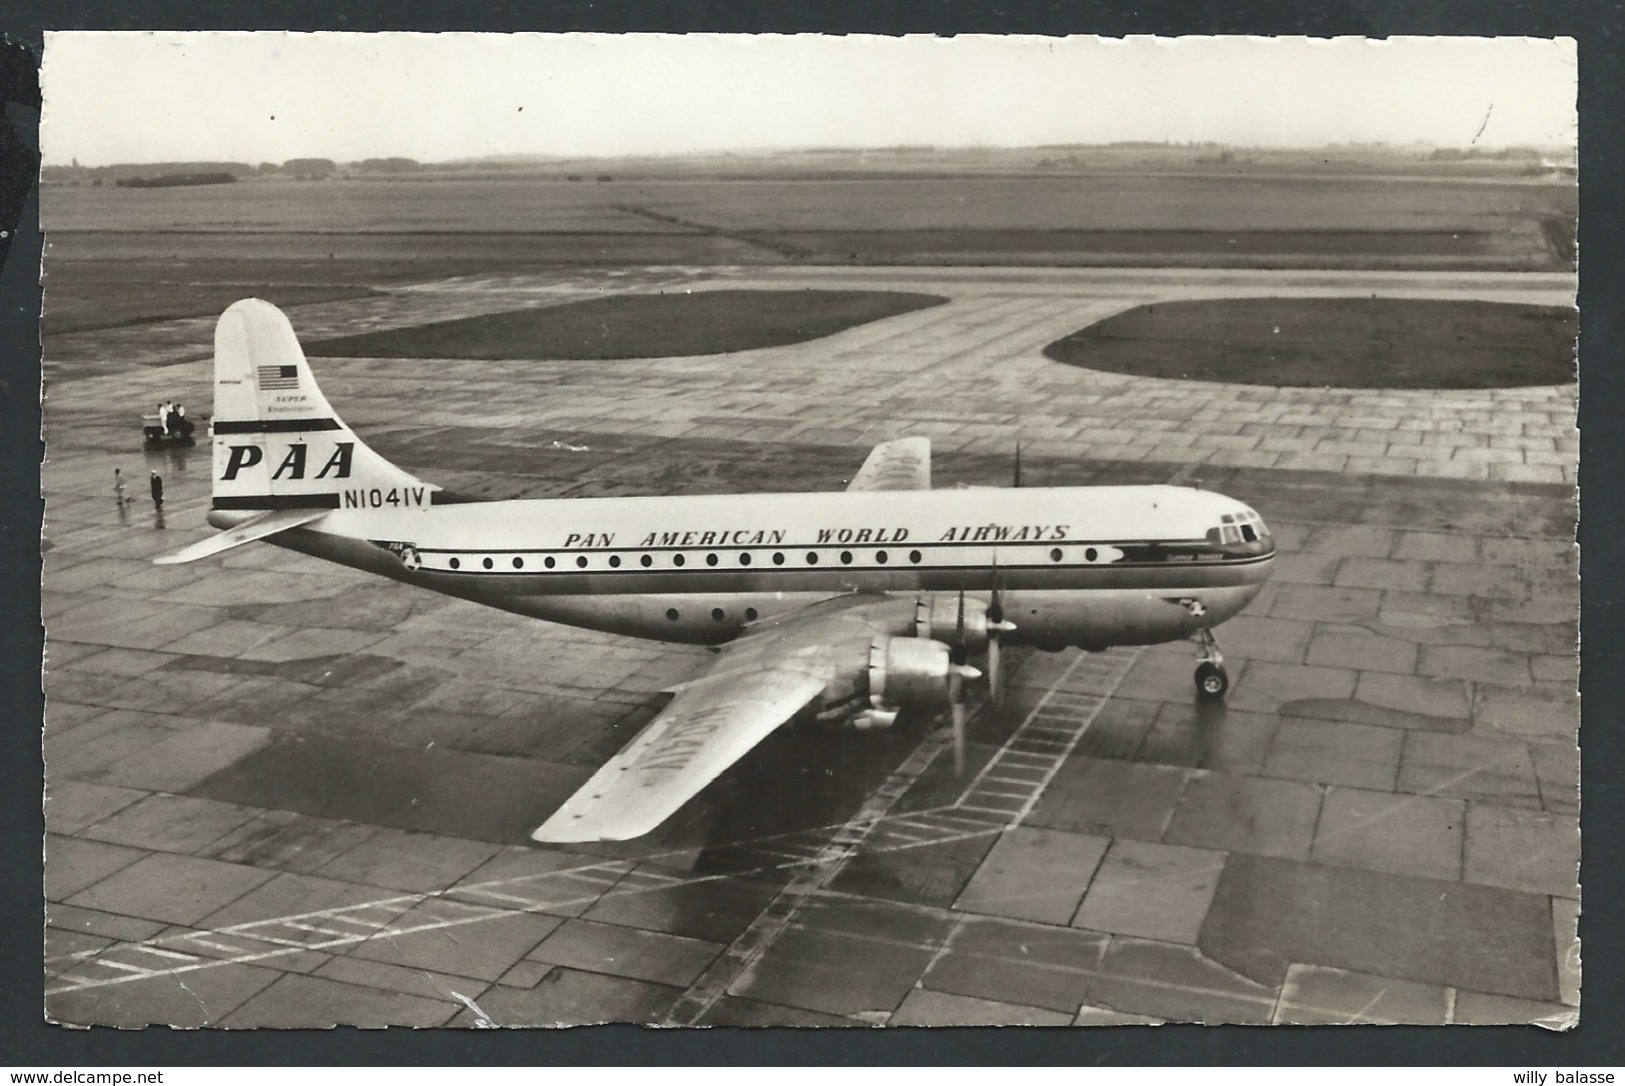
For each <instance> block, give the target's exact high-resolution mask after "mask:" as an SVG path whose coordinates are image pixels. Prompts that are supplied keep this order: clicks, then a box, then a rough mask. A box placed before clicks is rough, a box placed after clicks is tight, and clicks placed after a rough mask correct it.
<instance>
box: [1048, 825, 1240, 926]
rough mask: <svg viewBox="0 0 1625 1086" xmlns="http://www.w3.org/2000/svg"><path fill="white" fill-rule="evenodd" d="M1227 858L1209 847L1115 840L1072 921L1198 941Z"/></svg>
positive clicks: (1075, 924)
mask: <svg viewBox="0 0 1625 1086" xmlns="http://www.w3.org/2000/svg"><path fill="white" fill-rule="evenodd" d="M1224 860H1225V854H1224V853H1222V852H1211V851H1208V850H1207V849H1198V848H1183V847H1180V846H1178V845H1155V844H1149V843H1147V842H1143V841H1129V840H1117V841H1113V842H1112V846H1111V850H1110V851H1109V852H1107V853H1106V858H1105V860H1104V862H1103V863H1102V864H1101V866H1100V870H1099V872H1098V873H1097V874H1096V875H1095V878H1094V881H1093V882H1092V883H1090V886H1089V892H1088V894H1087V895H1086V896H1085V897H1084V899H1083V904H1082V905H1081V906H1079V908H1078V911H1077V913H1076V915H1074V916H1073V917H1072V926H1073V927H1075V928H1089V929H1091V930H1094V931H1106V932H1111V933H1113V934H1114V935H1137V936H1140V937H1141V938H1145V939H1156V940H1159V941H1161V942H1165V943H1187V944H1191V945H1194V944H1195V943H1196V937H1197V934H1198V933H1199V932H1200V931H1201V929H1202V920H1203V918H1205V917H1206V916H1207V910H1208V906H1209V904H1211V903H1212V901H1213V891H1214V890H1215V889H1216V888H1217V886H1218V883H1219V872H1220V871H1222V870H1223V869H1224Z"/></svg>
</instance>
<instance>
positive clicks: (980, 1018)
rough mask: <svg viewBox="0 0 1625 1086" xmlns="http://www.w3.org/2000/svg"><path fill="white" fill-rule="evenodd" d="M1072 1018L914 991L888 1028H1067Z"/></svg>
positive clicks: (893, 1016)
mask: <svg viewBox="0 0 1625 1086" xmlns="http://www.w3.org/2000/svg"><path fill="white" fill-rule="evenodd" d="M1072 1018H1073V1016H1072V1015H1068V1014H1061V1013H1060V1012H1058V1011H1046V1010H1043V1009H1041V1008H1039V1007H1022V1006H1017V1005H1016V1004H1013V1003H995V1002H994V1001H992V1000H989V999H973V998H971V997H970V996H961V995H951V994H949V993H947V992H933V991H931V990H930V989H927V988H916V989H914V991H912V992H910V993H909V994H908V996H907V998H905V999H904V1000H903V1005H902V1006H901V1007H899V1008H897V1013H895V1014H893V1015H892V1016H891V1018H890V1020H888V1021H887V1023H886V1024H887V1025H888V1026H1067V1025H1071V1024H1072Z"/></svg>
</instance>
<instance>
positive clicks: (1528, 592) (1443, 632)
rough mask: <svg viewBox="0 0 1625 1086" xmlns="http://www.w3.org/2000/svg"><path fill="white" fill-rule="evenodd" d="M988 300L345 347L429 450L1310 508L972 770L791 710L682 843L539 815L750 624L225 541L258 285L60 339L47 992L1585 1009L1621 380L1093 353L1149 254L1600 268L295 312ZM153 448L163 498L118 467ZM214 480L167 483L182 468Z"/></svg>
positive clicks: (886, 1017) (500, 486)
mask: <svg viewBox="0 0 1625 1086" xmlns="http://www.w3.org/2000/svg"><path fill="white" fill-rule="evenodd" d="M809 286H810V287H830V288H850V287H857V288H867V289H884V288H895V289H901V290H923V291H928V292H932V293H937V294H942V295H945V296H947V297H949V298H950V299H951V301H950V304H948V305H945V306H940V307H937V308H935V309H930V310H925V311H921V312H917V313H912V314H907V315H905V316H901V317H897V318H893V319H890V320H886V321H882V322H878V323H875V324H871V325H866V326H862V327H859V328H855V329H851V330H849V331H847V332H844V333H841V334H839V335H836V336H832V337H828V338H825V339H822V340H817V341H814V342H810V343H805V344H800V345H796V346H791V347H781V348H774V349H771V350H760V351H749V352H741V353H738V354H733V355H726V356H711V357H699V358H682V359H651V360H629V361H619V362H610V363H590V364H589V363H567V362H536V361H521V360H516V361H512V362H497V363H487V362H480V363H467V362H442V361H402V360H389V359H364V360H363V359H317V360H316V361H315V368H316V372H317V374H318V377H319V378H320V380H321V382H322V385H323V388H324V391H326V392H327V393H328V395H329V397H330V398H331V399H332V400H333V402H334V404H335V406H336V407H337V408H338V410H339V411H340V412H341V413H342V414H343V415H344V416H345V418H346V420H347V421H348V422H349V423H350V424H351V425H352V426H353V427H355V428H356V430H357V431H358V432H359V433H361V434H362V435H363V436H365V437H366V438H367V440H368V441H369V443H371V444H373V445H374V446H375V447H376V448H377V449H378V450H379V451H380V452H381V453H383V454H384V455H386V456H388V457H391V458H392V459H395V460H396V461H398V462H399V463H401V464H402V466H404V467H407V468H408V469H410V470H412V471H414V472H416V473H418V474H420V475H423V476H424V477H426V478H430V479H432V480H434V481H436V482H439V483H442V484H444V485H446V486H448V487H451V488H453V489H456V490H459V491H464V492H470V493H474V494H480V495H485V496H490V497H522V496H557V495H594V494H619V493H701V492H705V493H722V492H735V491H738V492H748V491H750V490H762V489H776V490H813V489H834V488H838V487H840V486H842V485H844V482H845V479H846V478H847V477H848V476H849V475H850V473H851V472H852V471H855V470H856V468H857V466H858V465H859V464H860V463H861V462H862V460H863V457H864V456H865V455H866V453H867V450H868V447H869V446H870V445H871V444H872V443H874V442H876V441H880V440H883V439H886V438H891V437H899V436H905V435H908V434H924V435H927V436H929V437H931V439H932V441H933V447H934V453H935V458H936V465H935V467H936V481H937V484H938V485H939V486H951V485H954V484H955V483H957V482H970V483H1001V482H1004V481H1006V480H1007V479H1008V475H1009V468H1010V457H1011V454H1012V452H1013V449H1014V445H1015V440H1016V438H1017V437H1018V436H1019V437H1020V440H1021V443H1022V459H1023V473H1024V476H1025V478H1026V481H1028V482H1029V483H1032V484H1043V483H1054V484H1081V483H1088V482H1100V483H1109V482H1129V481H1169V480H1177V481H1182V482H1191V481H1194V480H1196V479H1200V480H1202V482H1203V485H1208V486H1211V487H1213V488H1214V489H1220V490H1223V491H1224V492H1226V493H1229V494H1231V495H1232V496H1235V497H1238V498H1241V499H1243V500H1246V501H1248V502H1249V503H1250V504H1252V505H1254V506H1255V507H1256V508H1258V509H1259V511H1260V512H1261V513H1262V514H1263V515H1264V517H1265V519H1266V520H1267V521H1268V522H1269V524H1270V525H1271V527H1272V528H1273V529H1274V530H1275V532H1276V533H1277V539H1278V543H1279V544H1280V546H1281V551H1282V555H1281V558H1280V559H1279V560H1278V562H1277V569H1276V573H1275V576H1274V579H1273V581H1272V583H1271V584H1270V586H1268V587H1267V588H1266V590H1265V592H1264V594H1263V595H1262V596H1261V597H1260V598H1259V599H1258V600H1257V601H1255V603H1254V604H1253V605H1252V606H1251V607H1250V608H1249V609H1248V611H1247V612H1245V613H1244V614H1243V615H1242V616H1241V617H1240V618H1238V619H1236V620H1233V621H1232V622H1230V623H1228V624H1226V625H1225V626H1223V627H1221V628H1220V630H1219V631H1218V632H1219V638H1220V642H1221V644H1222V645H1223V647H1224V650H1225V653H1226V656H1227V658H1228V661H1229V667H1230V672H1231V676H1232V680H1233V686H1232V690H1231V693H1230V697H1229V700H1228V702H1227V703H1226V704H1225V705H1223V706H1216V707H1207V706H1202V707H1199V706H1197V705H1196V703H1195V702H1194V698H1193V695H1192V689H1191V669H1192V666H1193V660H1192V655H1191V650H1190V647H1189V646H1185V645H1171V646H1159V647H1155V648H1149V649H1144V650H1121V649H1119V650H1113V651H1111V652H1109V653H1105V654H1101V655H1089V654H1084V653H1077V652H1068V653H1061V654H1056V655H1047V654H1042V653H1031V654H1012V656H1013V657H1014V658H1013V659H1012V660H1011V664H1012V677H1011V696H1010V697H1009V698H1008V699H1007V701H1006V703H1005V705H1004V706H1003V707H1002V708H1001V709H1000V710H998V711H994V710H993V709H992V708H991V707H983V708H982V710H981V711H980V712H979V713H978V714H977V717H976V718H975V720H974V722H973V726H972V731H971V738H972V741H973V742H972V749H971V758H970V759H969V763H970V764H969V766H968V769H967V772H966V774H965V776H964V777H962V778H956V777H955V776H954V774H953V773H952V768H951V765H950V764H949V762H950V759H949V758H948V757H947V756H946V752H945V750H944V745H945V736H944V734H943V729H942V728H941V727H940V722H936V721H931V720H925V719H915V720H908V719H906V718H905V719H904V720H903V721H900V722H899V725H898V726H897V727H896V728H895V729H893V730H892V731H891V732H889V733H884V734H864V735H858V734H849V733H837V734H829V733H819V732H786V733H781V734H779V735H776V736H774V737H772V738H771V739H770V740H768V741H767V742H766V743H764V744H763V745H762V747H760V748H759V749H758V750H757V751H755V752H753V754H752V755H750V756H749V757H748V758H746V759H745V760H744V761H743V762H741V763H740V764H739V765H738V766H736V767H735V768H734V769H733V770H732V771H730V772H729V773H728V774H727V775H725V776H724V777H723V778H722V779H721V780H719V781H718V782H717V783H716V784H715V785H713V786H712V787H711V788H710V789H708V790H707V791H706V792H705V793H704V794H703V795H702V796H701V797H699V798H698V799H696V800H695V801H694V802H693V803H691V804H689V805H688V806H687V807H685V808H684V809H683V811H681V812H680V813H679V814H678V815H677V816H676V817H675V818H674V819H673V820H672V821H671V822H669V823H668V824H667V825H666V826H664V827H662V828H661V830H660V831H658V832H657V833H656V834H654V835H652V836H651V837H650V838H647V839H644V840H641V841H638V842H631V843H627V844H623V845H613V846H611V845H590V846H580V847H571V848H539V847H535V846H532V845H530V844H529V843H528V841H527V835H528V833H529V831H530V829H532V828H533V827H534V826H535V825H537V824H538V823H539V822H541V821H542V820H543V819H544V818H545V817H546V816H547V815H548V814H549V813H551V811H552V810H553V809H554V807H556V806H557V804H558V803H560V802H562V800H563V799H564V798H565V797H566V796H567V795H568V794H569V793H570V792H572V791H573V790H574V788H575V787H576V786H578V785H579V784H580V783H581V782H582V781H584V780H585V779H586V778H587V777H588V776H589V775H590V774H591V773H592V771H593V770H594V769H595V768H596V767H597V766H598V765H599V764H601V763H602V762H603V760H604V759H606V758H607V757H608V756H609V755H610V754H612V753H613V752H614V751H615V750H617V749H619V747H620V746H621V744H622V743H624V742H625V741H626V739H627V738H629V737H630V736H631V735H632V734H634V733H635V732H636V730H637V729H638V728H639V727H641V725H642V724H643V722H644V721H646V720H647V719H648V718H649V716H650V715H651V714H652V713H653V712H655V711H657V710H658V707H659V705H660V704H661V695H660V691H661V690H662V689H664V688H665V687H667V686H669V685H670V684H672V683H674V682H679V681H681V680H683V679H684V678H687V677H690V676H692V675H693V674H695V673H696V672H697V671H698V670H699V669H701V668H703V667H704V665H705V663H706V660H707V659H708V657H707V655H706V654H705V653H704V652H703V651H702V650H697V649H692V648H684V647H673V646H665V645H660V644H656V643H648V642H637V641H630V640H626V639H621V638H614V637H609V636H606V635H598V634H593V633H588V632H584V631H577V630H571V629H567V628H563V627H557V626H550V625H547V624H544V623H539V622H534V621H528V620H524V619H520V618H517V617H514V616H509V615H504V614H501V613H498V612H494V611H488V610H485V609H482V608H479V607H477V606H475V605H472V604H468V603H465V602H461V601H455V600H448V599H443V598H440V597H436V596H431V595H428V594H424V593H419V592H416V591H414V590H412V589H408V588H405V587H403V586H400V585H397V584H394V583H388V582H382V581H374V580H370V579H367V578H365V577H364V576H362V575H361V574H358V573H354V572H352V571H348V570H344V569H340V568H336V567H329V566H325V565H322V564H321V563H318V562H316V561H314V560H312V559H308V558H305V557H303V556H300V555H294V554H289V553H286V552H283V551H280V550H277V549H275V548H273V547H269V546H255V547H249V548H244V549H241V550H238V551H235V552H232V553H230V554H228V555H226V556H223V557H221V558H217V559H213V560H210V561H206V562H201V563H195V564H192V565H188V566H180V567H155V566H152V565H151V564H150V561H149V559H150V558H151V557H153V556H155V555H158V554H161V553H164V552H167V551H171V550H175V549H178V548H179V547H181V546H183V545H185V544H186V543H189V542H191V541H193V540H196V539H200V538H203V537H204V536H205V535H206V534H207V533H208V531H209V530H208V529H207V528H206V527H205V526H204V525H203V513H204V511H205V510H206V508H207V504H208V491H209V453H208V449H207V447H206V445H201V444H200V445H199V446H198V447H197V448H194V449H178V450H172V451H164V452H149V453H143V452H142V451H141V449H140V432H139V425H138V424H139V415H140V414H141V413H142V411H143V410H146V411H151V409H152V407H151V405H153V404H156V403H157V402H158V401H159V400H162V399H167V398H178V399H180V400H181V401H183V402H185V403H186V404H187V405H188V408H189V411H190V412H191V413H193V414H194V415H196V414H200V413H206V411H207V409H208V408H207V405H208V403H209V400H210V391H209V387H210V386H209V380H210V371H209V366H208V362H207V359H208V355H209V351H210V344H211V325H212V322H211V321H195V320H194V321H174V322H166V323H163V324H156V325H147V326H139V327H132V328H124V329H118V330H114V331H111V332H107V333H79V334H75V335H72V336H62V337H57V338H56V340H55V341H53V342H52V343H51V344H48V350H47V377H48V381H49V384H48V390H47V403H46V425H47V441H48V461H47V463H46V465H45V468H44V473H43V479H44V488H45V491H46V496H47V508H46V540H47V542H46V546H47V548H48V549H47V550H46V554H45V587H44V606H45V614H46V625H47V632H48V667H47V679H46V683H47V695H48V699H49V700H48V705H47V713H46V727H45V747H46V758H47V767H48V769H47V771H48V784H49V789H48V801H47V808H46V810H47V814H46V817H47V830H48V838H47V864H46V877H45V891H46V896H47V899H48V902H49V905H48V922H49V929H48V938H47V947H46V960H45V970H46V974H47V981H46V990H47V997H46V1008H45V1010H46V1013H47V1014H48V1016H49V1017H51V1018H52V1019H54V1020H57V1021H62V1022H68V1023H74V1024H106V1025H121V1026H135V1025H144V1024H148V1023H170V1024H177V1025H193V1026H195V1025H216V1026H230V1027H251V1026H321V1025H330V1024H333V1023H353V1024H362V1025H386V1024H399V1025H446V1024H451V1025H475V1024H499V1025H533V1024H555V1023H581V1022H601V1021H635V1022H656V1023H666V1024H685V1025H686V1024H714V1025H722V1024H736V1025H814V1024H828V1025H847V1026H854V1025H881V1024H896V1025H903V1024H909V1025H921V1024H939V1025H948V1024H954V1025H957V1024H985V1023H1029V1024H1035V1025H1063V1024H1079V1025H1088V1024H1105V1023H1121V1022H1145V1021H1164V1020H1166V1021H1205V1022H1260V1023H1262V1022H1415V1023H1442V1022H1460V1023H1484V1022H1531V1021H1538V1022H1541V1023H1544V1024H1548V1025H1564V1024H1569V1023H1571V1022H1573V1021H1574V1019H1575V1015H1576V1013H1577V1010H1576V1009H1577V1006H1578V1000H1579V975H1578V948H1577V944H1576V942H1575V926H1576V916H1577V911H1578V904H1577V902H1578V890H1577V883H1576V868H1575V864H1576V862H1577V859H1578V830H1577V822H1576V818H1577V801H1578V793H1577V789H1578V758H1577V752H1576V748H1575V739H1576V735H1577V730H1578V706H1577V701H1576V697H1575V681H1576V674H1575V672H1576V664H1575V640H1576V635H1577V608H1578V585H1577V581H1576V561H1575V553H1574V550H1573V546H1572V538H1573V517H1574V502H1573V491H1572V483H1573V479H1574V462H1575V457H1576V442H1575V432H1574V430H1573V422H1574V409H1575V388H1574V386H1573V385H1568V386H1560V387H1551V388H1527V389H1510V390H1483V391H1467V392H1462V391H1451V392H1425V391H1423V392H1395V391H1383V390H1321V389H1274V388H1264V387H1257V386H1240V385H1222V384H1212V383H1206V382H1201V381H1165V380H1150V379H1139V378H1131V377H1125V376H1120V375H1114V374H1104V373H1095V372H1090V371H1087V370H1082V369H1078V368H1075V367H1070V366H1063V365H1060V364H1057V363H1052V362H1050V361H1048V360H1046V359H1044V358H1043V357H1042V355H1041V354H1040V353H1039V351H1040V349H1041V348H1042V347H1043V346H1044V345H1045V344H1046V343H1049V342H1051V341H1052V340H1054V339H1058V338H1060V337H1061V336H1062V335H1065V334H1067V333H1069V332H1071V331H1075V330H1076V329H1077V328H1079V327H1081V326H1083V325H1085V324H1087V323H1089V322H1091V321H1093V320H1098V319H1101V318H1103V317H1106V316H1108V315H1110V314H1112V313H1115V312H1119V311H1121V310H1123V309H1126V308H1129V307H1132V306H1134V305H1138V304H1142V303H1144V302H1153V301H1158V300H1172V299H1182V298H1193V297H1234V296H1255V295H1260V294H1263V295H1291V294H1314V295H1340V294H1346V295H1364V296H1369V295H1370V294H1372V293H1376V294H1382V295H1397V296H1406V297H1414V296H1428V297H1459V298H1484V299H1494V300H1506V301H1524V302H1534V303H1543V304H1567V302H1568V301H1569V300H1571V299H1572V294H1573V289H1574V284H1573V280H1572V279H1571V278H1569V277H1564V276H1549V275H1470V274H1460V273H1441V274H1439V275H1426V274H1357V273H1348V274H1342V273H1331V272H1318V273H1265V272H1222V273H1221V272H1212V273H1209V272H1199V271H1171V272H1150V271H1132V272H1131V271H1106V270H1046V269H1019V270H1017V269H1009V270H1002V269H930V268H907V269H876V268H840V269H806V268H800V269H796V268H755V269H729V268H721V269H700V268H671V269H641V270H634V271H629V272H627V273H624V274H614V275H611V274H602V273H597V274H581V275H576V274H574V273H568V272H561V273H559V274H558V275H556V276H546V277H542V276H538V277H518V276H513V277H487V278H466V279H458V280H449V281H445V282H439V283H425V284H421V285H418V286H415V287H411V288H404V289H397V290H395V291H394V292H392V293H390V294H388V295H385V296H380V297H372V298H364V299H355V300H349V301H341V302H330V303H320V304H314V305H308V306H302V307H298V308H296V309H293V310H291V311H290V312H289V316H290V318H291V319H292V320H293V323H294V325H295V327H296V328H297V329H298V330H299V331H300V333H301V335H302V337H303V338H305V339H306V340H307V341H308V340H315V339H319V338H321V337H322V336H324V335H338V334H351V333H356V332H362V331H367V330H371V329H376V328H384V327H410V326H411V325H413V324H420V323H427V322H429V321H433V320H441V319H446V318H448V317H453V316H470V315H475V314H478V313H484V312H496V311H500V310H505V309H511V308H515V307H516V306H520V305H547V304H556V303H559V302H563V301H569V300H572V299H575V298H584V297H596V296H601V294H602V293H603V292H605V291H618V290H648V289H695V290H703V289H715V288H718V287H761V288H783V289H795V288H800V287H809ZM115 467H118V468H122V469H123V472H124V474H125V475H126V476H127V477H128V478H129V488H128V491H127V493H128V495H129V497H130V499H131V500H130V502H129V504H128V505H127V506H124V507H120V506H118V505H117V504H116V503H115V500H114V493H113V480H112V471H113V469H114V468H115ZM149 470H157V471H159V472H161V473H162V474H163V476H164V478H165V483H166V492H165V493H166V501H165V504H164V506H163V508H162V510H161V511H160V510H157V509H155V508H154V507H153V504H152V502H151V501H149V500H148V499H147V496H146V486H145V483H144V482H143V480H144V478H145V477H146V476H147V473H148V471H149Z"/></svg>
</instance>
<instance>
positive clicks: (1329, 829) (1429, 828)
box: [1310, 787, 1467, 880]
mask: <svg viewBox="0 0 1625 1086" xmlns="http://www.w3.org/2000/svg"><path fill="white" fill-rule="evenodd" d="M1466 806H1467V805H1466V803H1465V802H1463V801H1462V800H1454V799H1434V798H1430V797H1426V796H1411V795H1403V794H1398V795H1396V794H1394V793H1392V792H1374V791H1369V790H1366V789H1361V788H1342V787H1339V788H1331V789H1328V790H1327V792H1326V800H1325V802H1324V803H1323V804H1322V805H1321V810H1320V822H1319V824H1318V825H1317V826H1316V827H1315V844H1314V849H1313V851H1312V852H1311V853H1310V859H1311V860H1312V861H1314V862H1315V863H1322V864H1331V865H1333V866H1337V867H1356V868H1360V869H1361V870H1365V871H1388V872H1392V873H1393V874H1396V875H1418V876H1421V877H1423V878H1433V879H1446V880H1454V879H1459V878H1461V858H1462V842H1463V839H1464V838H1465V836H1466V832H1467V830H1466Z"/></svg>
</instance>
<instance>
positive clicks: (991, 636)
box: [987, 551, 1015, 709]
mask: <svg viewBox="0 0 1625 1086" xmlns="http://www.w3.org/2000/svg"><path fill="white" fill-rule="evenodd" d="M999 579H1000V578H999V552H998V551H994V552H993V586H992V594H991V595H990V596H989V598H988V604H987V677H988V694H989V696H990V697H991V699H992V701H993V707H994V708H995V709H997V708H998V707H999V706H1001V705H1003V704H1004V668H1003V667H1002V666H1000V653H999V636H1000V634H1002V633H1003V632H1004V631H1005V630H1007V629H1014V628H1015V627H1014V626H1013V625H1012V624H1010V623H1007V622H1005V621H1004V601H1003V599H1002V598H1001V596H1000V594H999Z"/></svg>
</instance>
